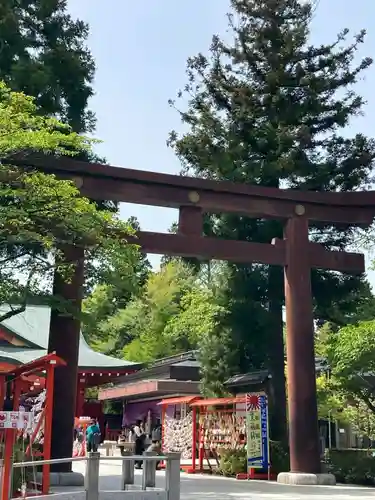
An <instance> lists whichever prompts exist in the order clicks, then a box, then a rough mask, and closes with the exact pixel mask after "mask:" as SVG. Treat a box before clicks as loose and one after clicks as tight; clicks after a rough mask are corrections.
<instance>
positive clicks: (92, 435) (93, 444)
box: [86, 418, 100, 453]
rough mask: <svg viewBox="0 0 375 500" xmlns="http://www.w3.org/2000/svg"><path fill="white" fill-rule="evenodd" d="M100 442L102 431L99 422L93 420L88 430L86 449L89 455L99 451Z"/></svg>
mask: <svg viewBox="0 0 375 500" xmlns="http://www.w3.org/2000/svg"><path fill="white" fill-rule="evenodd" d="M99 442H100V429H99V425H98V423H97V421H96V420H95V419H94V418H93V419H91V422H90V425H89V426H88V427H87V429H86V449H87V453H90V452H91V451H94V452H96V451H98V446H99Z"/></svg>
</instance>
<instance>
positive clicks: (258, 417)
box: [246, 392, 270, 469]
mask: <svg viewBox="0 0 375 500" xmlns="http://www.w3.org/2000/svg"><path fill="white" fill-rule="evenodd" d="M246 432H247V464H248V468H249V469H268V467H269V466H270V463H269V431H268V401H267V395H266V394H264V393H262V392H260V393H250V394H246Z"/></svg>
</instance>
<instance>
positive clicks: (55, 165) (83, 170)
mask: <svg viewBox="0 0 375 500" xmlns="http://www.w3.org/2000/svg"><path fill="white" fill-rule="evenodd" d="M16 163H17V164H18V165H23V166H31V167H35V168H37V169H40V170H43V171H45V172H47V173H54V174H56V175H57V176H59V177H61V178H65V179H72V180H74V182H75V183H76V185H77V187H78V188H79V189H80V190H81V192H82V194H83V195H85V196H87V197H89V198H91V199H96V200H103V199H105V200H114V201H118V202H128V203H139V204H145V205H153V206H163V207H171V208H177V209H179V233H178V234H160V233H150V232H140V233H139V234H138V237H137V238H136V239H132V242H135V243H137V244H139V245H140V246H141V247H142V250H143V251H144V252H147V253H155V254H168V255H175V256H185V257H188V256H189V257H203V258H205V259H218V260H228V261H233V262H237V263H240V262H242V263H250V262H259V263H263V264H269V265H280V266H283V267H284V269H285V302H286V323H287V367H288V403H289V405H288V406H289V441H290V459H291V471H292V472H295V473H309V474H319V473H320V472H321V470H320V469H321V465H320V445H319V434H318V416H317V401H316V380H315V362H314V334H313V308H312V297H311V279H310V275H311V268H324V269H333V270H336V271H342V272H348V273H362V272H364V270H365V266H364V257H363V255H361V254H355V253H347V252H343V251H327V250H326V249H324V248H323V247H322V246H321V245H319V244H316V243H311V242H309V238H308V228H309V221H322V222H328V223H332V224H334V223H348V224H352V225H359V226H362V227H366V226H369V225H370V224H371V223H372V221H373V218H374V215H375V192H371V191H367V192H353V193H327V192H309V191H297V190H282V189H275V188H264V187H257V186H250V185H246V184H234V183H230V182H219V181H210V180H205V179H198V178H191V177H182V176H176V175H166V174H159V173H154V172H146V171H139V170H130V169H125V168H118V167H111V166H108V165H101V164H87V163H84V162H79V161H74V160H71V159H64V158H60V159H53V158H51V157H39V158H35V157H34V158H32V159H31V158H28V159H24V160H17V162H16ZM230 212H231V213H237V214H241V215H246V216H249V217H258V218H269V219H280V220H282V221H284V223H285V232H284V239H283V240H275V241H273V242H272V244H271V243H270V244H261V243H248V242H242V241H229V240H219V239H215V238H206V237H204V236H203V229H202V226H203V215H204V213H230ZM79 252H80V250H79V249H75V250H74V252H73V254H74V256H73V257H72V255H71V257H70V258H71V259H72V260H76V261H77V262H78V261H79V260H80V259H82V255H80V254H79ZM78 281H79V280H78ZM77 283H78V282H77V281H76V282H75V284H74V285H66V284H65V285H64V286H63V285H62V284H58V283H56V284H55V293H59V294H63V295H65V296H67V297H68V298H70V299H76V300H78V301H79V297H80V294H81V291H80V290H79V288H80V285H78V284H77ZM63 321H64V325H62V323H61V322H60V323H59V322H58V321H56V322H55V323H54V328H52V326H51V334H50V335H51V340H50V348H51V349H54V350H56V353H57V355H58V356H60V357H62V358H63V359H65V361H67V363H68V365H67V367H66V368H64V369H61V370H60V373H59V374H56V384H61V388H62V387H63V388H64V391H60V390H56V394H62V393H64V392H65V393H67V392H68V393H69V395H68V394H67V400H66V401H69V402H70V401H71V400H72V397H73V396H74V391H75V390H76V383H75V382H74V384H73V382H72V377H71V376H70V377H69V376H65V377H64V374H63V372H66V373H68V370H72V369H73V368H72V362H73V363H74V355H76V357H77V355H78V353H73V351H74V349H78V342H76V343H75V344H74V348H72V347H70V348H69V347H67V346H66V342H62V341H61V340H60V342H59V341H58V340H57V337H58V336H60V339H61V337H62V336H63V335H64V333H65V332H66V328H68V329H69V330H70V332H71V335H73V334H74V335H75V338H76V339H78V335H79V325H78V323H77V321H75V320H74V319H72V318H71V319H67V318H64V320H63ZM67 322H68V323H69V324H68V325H67ZM60 325H61V326H60ZM61 328H64V330H65V332H63V331H61ZM54 339H55V340H54ZM67 358H68V359H67ZM75 359H76V358H75ZM67 380H69V381H70V382H69V384H70V386H69V387H67ZM63 405H64V402H62V401H60V402H56V403H55V412H56V416H55V427H56V426H58V425H59V423H60V422H61V421H62V420H64V419H65V422H66V421H69V419H70V420H71V423H73V414H72V412H73V409H71V410H69V412H68V413H69V414H68V415H67V414H64V411H63ZM58 412H60V413H59V414H58ZM65 428H66V426H65ZM60 435H61V434H60V433H59V434H57V435H56V436H54V441H53V456H54V457H62V456H68V455H70V453H71V450H70V443H69V441H68V440H67V439H66V436H62V437H61V438H60Z"/></svg>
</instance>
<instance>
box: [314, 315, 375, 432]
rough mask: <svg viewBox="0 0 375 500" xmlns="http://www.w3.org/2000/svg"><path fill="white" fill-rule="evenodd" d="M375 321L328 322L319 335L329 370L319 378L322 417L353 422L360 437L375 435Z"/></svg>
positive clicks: (319, 407) (320, 413)
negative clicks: (341, 325) (343, 324)
mask: <svg viewBox="0 0 375 500" xmlns="http://www.w3.org/2000/svg"><path fill="white" fill-rule="evenodd" d="M374 336H375V321H365V322H359V323H357V324H353V325H348V326H346V327H344V328H341V329H339V330H338V329H334V328H332V327H330V326H329V325H325V326H324V327H323V328H321V329H320V331H319V332H318V336H317V348H318V349H317V350H318V351H319V353H320V354H322V355H323V356H325V357H326V359H327V366H328V367H329V371H327V373H326V374H325V375H322V376H320V377H319V378H318V379H317V395H318V409H319V416H320V417H321V418H328V417H329V418H333V419H336V420H339V421H340V422H347V423H350V425H351V427H352V429H353V431H354V432H356V433H357V435H358V436H360V437H366V438H368V439H372V440H373V439H375V398H374V388H375V385H374V376H373V373H374V360H375V348H374V345H375V344H374Z"/></svg>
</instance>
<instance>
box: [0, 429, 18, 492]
mask: <svg viewBox="0 0 375 500" xmlns="http://www.w3.org/2000/svg"><path fill="white" fill-rule="evenodd" d="M4 432H5V446H4V459H3V460H4V462H3V478H2V488H1V500H9V498H11V497H12V495H11V493H12V492H11V491H10V487H11V477H12V457H13V447H14V439H15V435H16V432H17V431H16V430H15V429H4Z"/></svg>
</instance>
